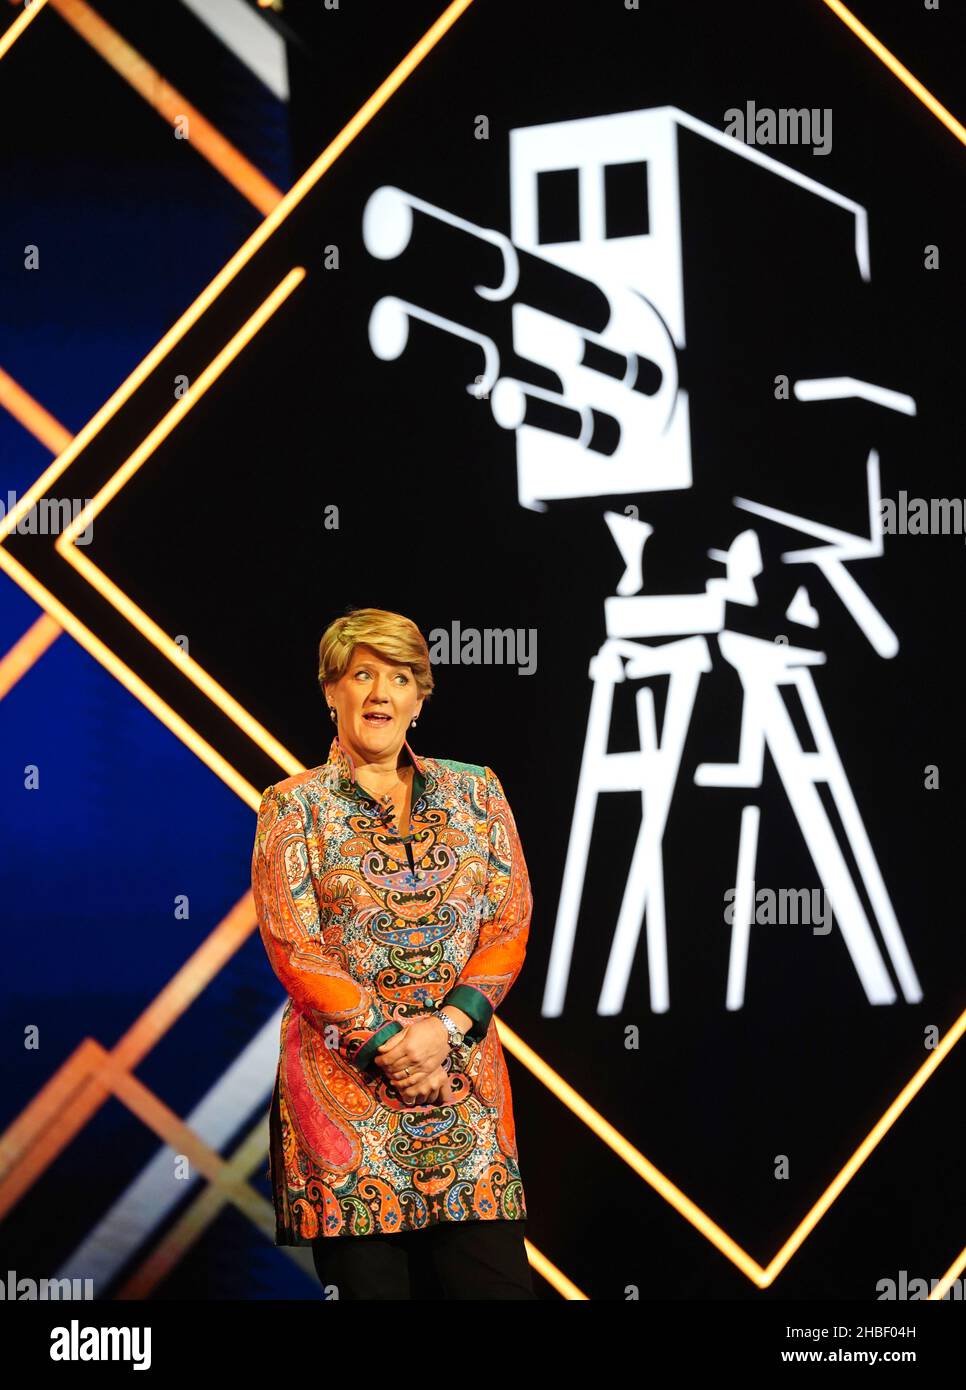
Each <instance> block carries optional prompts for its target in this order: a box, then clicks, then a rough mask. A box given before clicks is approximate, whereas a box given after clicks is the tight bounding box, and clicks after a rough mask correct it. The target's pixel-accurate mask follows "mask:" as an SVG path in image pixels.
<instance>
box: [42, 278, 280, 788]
mask: <svg viewBox="0 0 966 1390" xmlns="http://www.w3.org/2000/svg"><path fill="white" fill-rule="evenodd" d="M305 275H306V271H305V268H304V266H296V267H295V268H294V269H293V270H291V271H289V273H288V275H286V276H285V277H284V279H282V280H281V281H280V282H279V284H278V285H277V286H276V287H275V289H274V290H273V291H272V292H271V294H269V295H268V296H267V298H266V299H265V300H263V302H262V303H261V304H260V305H259V306H258V308H257V309H256V310H255V312H254V313H253V314H252V315H251V316H250V317H249V318H248V319H247V320H246V322H245V323H244V324H243V325H242V327H241V328H239V329H238V331H237V332H236V333H235V334H234V335H233V336H232V337H231V338H230V339H229V341H228V342H227V343H226V344H225V346H224V347H223V348H222V349H221V351H220V352H219V353H218V354H217V356H216V357H214V358H213V360H212V361H211V362H210V363H209V364H208V366H207V367H205V369H204V371H203V372H201V374H200V375H199V376H198V377H197V378H196V379H195V380H194V381H192V383H191V385H190V386H189V388H188V390H187V391H186V392H185V394H184V395H183V396H182V397H181V398H180V399H179V400H178V401H176V402H175V404H174V405H173V406H172V407H171V409H170V410H169V411H168V412H167V414H166V415H164V416H163V417H162V419H161V420H159V422H158V423H157V425H155V427H154V429H153V430H152V431H151V432H150V434H148V436H147V438H146V439H144V440H143V441H142V443H141V444H140V445H139V446H138V448H137V449H135V451H134V453H133V454H131V456H130V457H129V458H128V459H126V460H125V462H124V463H123V464H122V465H121V466H120V468H118V470H117V472H116V473H114V474H113V475H112V477H111V478H110V479H109V480H108V482H107V483H106V484H105V485H104V487H102V488H101V489H100V491H99V492H98V493H97V495H96V496H95V497H93V498H92V499H91V501H90V502H89V503H88V504H87V506H86V507H84V508H83V509H82V510H81V511H80V512H79V513H78V514H77V516H76V517H75V518H74V520H73V521H72V522H71V523H70V525H69V526H67V527H66V528H65V530H64V531H63V532H62V534H61V535H60V536H58V538H57V541H56V542H55V549H56V550H57V552H58V554H59V555H60V556H61V557H62V558H63V559H65V560H66V561H67V562H68V563H69V564H70V565H72V566H73V567H74V569H76V570H77V571H78V573H79V574H81V575H82V577H83V578H84V579H86V580H87V582H88V583H89V584H91V585H92V587H93V588H95V589H96V590H97V591H98V593H100V594H101V595H102V596H103V597H104V598H105V599H107V601H108V602H109V603H110V604H112V605H113V607H114V608H116V609H117V611H118V612H119V613H121V614H123V616H124V617H125V618H126V619H127V621H128V622H130V623H131V624H132V625H133V626H134V627H135V628H136V629H137V631H138V632H140V633H141V634H142V636H144V637H145V638H146V639H147V640H148V641H149V642H150V643H151V644H152V646H153V647H155V648H156V649H157V651H159V652H160V653H161V654H162V656H165V657H167V659H168V660H169V661H170V662H172V664H173V665H175V666H177V667H178V669H179V670H180V671H182V672H183V673H184V675H185V676H186V677H187V678H188V680H190V681H191V682H192V684H194V685H195V686H197V688H198V689H199V690H201V691H203V692H204V694H205V695H206V696H207V697H208V698H209V699H210V700H211V701H212V702H213V703H214V704H215V705H216V706H217V708H218V709H220V710H221V711H222V713H224V714H225V715H227V716H228V718H229V719H231V720H232V721H233V722H234V723H235V724H236V725H237V726H238V728H240V729H241V730H242V731H243V732H244V733H245V734H246V735H247V736H248V737H249V738H250V739H251V740H252V741H253V742H254V743H255V744H256V745H257V746H258V747H259V748H261V749H262V750H263V751H264V752H265V753H266V754H267V755H268V756H269V757H271V758H272V759H273V760H274V761H275V762H277V763H278V765H279V767H281V768H283V769H284V770H285V772H286V774H287V775H288V776H291V775H293V774H294V773H296V772H303V771H304V770H305V765H304V763H302V762H301V761H300V760H299V759H298V758H297V757H296V756H295V755H294V753H291V752H290V751H289V750H288V749H287V748H286V747H285V746H284V745H283V744H282V743H280V742H279V740H278V739H276V738H274V737H273V735H272V734H271V733H269V731H268V729H266V728H265V727H264V725H263V724H261V723H259V721H258V720H257V719H255V718H254V716H253V715H251V714H250V713H249V712H248V711H247V710H246V709H245V707H244V706H243V705H241V704H239V702H238V701H237V700H235V699H234V698H233V697H232V696H231V695H230V694H229V693H228V691H227V690H225V688H224V686H222V685H220V684H219V682H218V681H216V680H215V679H214V677H213V676H211V675H209V674H208V672H207V671H206V670H205V669H204V667H203V666H201V665H200V664H199V663H198V662H197V661H195V660H194V659H193V658H192V657H191V656H189V655H188V654H187V653H186V652H185V651H184V650H183V649H182V648H181V647H179V646H178V645H177V643H176V642H175V641H174V639H173V638H172V637H171V636H170V634H169V633H167V632H165V631H164V629H163V628H161V627H160V626H159V625H158V624H157V623H156V622H154V620H153V619H152V618H150V617H149V616H148V614H147V613H145V612H144V610H143V609H142V608H140V607H139V606H138V605H137V604H136V603H135V602H134V601H133V600H132V599H131V598H129V597H128V595H127V594H126V593H125V592H124V590H123V589H121V588H119V587H118V585H117V584H115V583H114V582H113V580H111V579H110V578H109V577H108V576H107V575H106V574H105V573H104V571H103V570H101V569H100V568H99V567H98V566H97V565H96V564H95V563H94V562H93V560H91V559H90V558H89V557H88V556H87V555H86V554H85V553H83V552H82V551H81V550H79V549H77V547H76V546H75V545H74V544H73V542H74V540H75V538H76V537H77V536H78V535H79V534H80V533H81V532H82V531H84V530H85V529H86V528H87V527H88V526H89V525H90V524H91V523H92V522H93V521H94V520H95V518H96V517H97V516H98V515H99V514H100V513H101V512H102V511H103V509H104V508H105V507H106V506H107V504H108V503H109V502H110V500H111V498H112V497H114V496H116V494H117V493H118V492H120V490H121V488H122V487H124V485H125V484H126V483H127V482H129V481H130V479H131V478H132V477H133V476H134V474H135V473H136V472H137V471H138V469H139V468H140V467H141V466H142V464H143V463H145V462H146V460H147V459H149V458H150V457H151V455H152V454H153V453H154V452H155V450H156V449H157V448H158V447H159V446H160V445H161V444H162V443H163V441H164V440H165V439H167V437H168V436H169V435H170V434H171V432H172V431H173V430H174V429H175V427H176V426H177V425H178V424H180V422H181V421H182V420H183V419H184V417H185V416H186V415H187V414H188V412H189V411H190V410H192V409H193V407H194V406H195V405H196V404H197V403H198V401H199V400H200V399H201V398H202V396H204V394H205V392H206V391H207V390H208V388H209V387H210V386H212V385H213V383H214V382H216V381H217V380H218V378H219V377H220V376H221V375H222V373H223V372H224V371H225V370H226V369H227V367H228V366H229V365H230V363H232V362H233V361H234V360H235V358H236V357H237V356H238V355H239V353H240V352H241V351H242V350H243V349H244V348H245V347H246V346H247V344H248V343H249V342H251V340H252V338H254V336H255V334H256V333H258V332H259V330H260V329H261V328H262V327H264V325H265V324H266V323H267V322H268V320H269V319H270V318H271V317H272V315H273V314H274V313H275V312H276V310H277V309H278V308H279V307H280V306H281V305H282V304H283V303H284V302H285V301H286V300H287V299H288V297H289V295H290V294H291V293H292V291H293V290H294V289H295V288H296V287H297V286H298V285H300V284H301V283H302V281H303V280H304V279H305Z"/></svg>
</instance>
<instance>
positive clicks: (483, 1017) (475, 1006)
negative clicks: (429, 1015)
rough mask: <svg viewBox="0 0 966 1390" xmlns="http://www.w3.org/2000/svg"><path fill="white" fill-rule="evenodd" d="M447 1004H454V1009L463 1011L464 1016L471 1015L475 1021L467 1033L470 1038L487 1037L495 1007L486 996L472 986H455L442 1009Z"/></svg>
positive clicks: (441, 1006) (443, 1003) (444, 1001)
mask: <svg viewBox="0 0 966 1390" xmlns="http://www.w3.org/2000/svg"><path fill="white" fill-rule="evenodd" d="M447 1004H452V1005H453V1008H454V1009H462V1010H463V1012H464V1014H469V1016H470V1018H471V1019H472V1020H473V1023H472V1026H471V1027H470V1028H468V1029H467V1031H466V1036H467V1037H468V1038H484V1037H486V1030H487V1029H488V1028H489V1026H490V1019H491V1018H492V1017H493V1005H492V1004H491V1003H490V1001H489V999H487V997H486V995H485V994H483V993H481V991H480V990H478V989H474V988H473V986H472V985H454V986H453V988H452V989H451V990H450V992H449V994H447V995H446V997H445V999H444V1000H443V1002H442V1004H441V1005H440V1008H444V1007H445V1006H446V1005H447Z"/></svg>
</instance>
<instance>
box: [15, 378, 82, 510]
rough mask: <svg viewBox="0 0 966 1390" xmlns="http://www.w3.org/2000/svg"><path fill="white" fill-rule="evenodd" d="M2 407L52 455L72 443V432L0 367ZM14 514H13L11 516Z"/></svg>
mask: <svg viewBox="0 0 966 1390" xmlns="http://www.w3.org/2000/svg"><path fill="white" fill-rule="evenodd" d="M0 405H2V406H3V407H4V409H5V410H7V411H9V412H10V414H11V415H12V416H13V418H14V419H15V420H17V421H19V423H20V424H21V425H23V427H24V429H25V430H28V431H29V433H30V434H32V435H33V436H34V438H35V439H37V440H39V441H40V443H41V444H43V445H44V447H45V448H47V449H49V450H50V452H51V453H52V454H56V453H57V452H58V451H59V450H61V449H66V448H67V446H68V444H69V443H70V441H71V433H70V430H68V429H65V428H64V426H63V425H62V424H61V423H60V421H59V420H55V419H54V417H53V415H51V414H50V412H49V411H47V410H45V409H44V407H43V406H42V405H41V404H40V402H39V401H36V400H34V398H33V396H31V395H30V394H29V392H27V391H25V390H24V389H23V387H22V386H21V385H20V383H19V382H17V381H14V379H13V377H12V376H9V375H8V374H7V373H6V372H5V371H4V370H3V368H2V367H0ZM12 515H13V513H12V512H11V516H12Z"/></svg>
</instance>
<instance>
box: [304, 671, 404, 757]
mask: <svg viewBox="0 0 966 1390" xmlns="http://www.w3.org/2000/svg"><path fill="white" fill-rule="evenodd" d="M325 695H326V699H327V700H328V703H329V704H330V705H334V706H335V710H336V713H337V714H338V716H339V723H338V733H339V739H340V741H341V742H342V743H343V744H344V745H345V747H346V748H347V749H348V751H349V752H350V753H351V754H352V756H353V758H354V760H355V761H357V762H374V761H375V760H376V759H380V758H385V757H392V756H394V755H395V754H397V753H398V752H399V750H400V749H401V748H402V746H403V743H404V742H405V738H406V731H407V730H408V728H409V723H410V720H412V719H414V718H415V717H416V715H418V714H419V711H420V710H421V709H422V707H423V702H422V700H421V699H420V698H419V694H418V691H417V689H416V680H415V677H414V676H413V673H412V669H411V667H409V666H403V665H400V664H398V663H396V662H393V661H383V659H382V657H381V656H378V655H377V654H376V653H375V652H374V651H373V650H372V648H371V647H366V646H364V645H363V644H362V643H359V644H358V645H357V646H356V647H355V649H354V651H353V653H352V658H351V660H350V662H349V665H348V666H347V667H346V672H345V675H344V676H343V677H342V678H341V679H340V680H337V681H334V682H328V683H327V684H326V686H325ZM378 715H382V716H383V718H377V717H375V716H378Z"/></svg>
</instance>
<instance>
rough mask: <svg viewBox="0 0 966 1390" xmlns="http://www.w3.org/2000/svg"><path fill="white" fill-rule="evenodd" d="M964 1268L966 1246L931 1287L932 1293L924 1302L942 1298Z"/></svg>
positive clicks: (965, 1267)
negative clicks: (932, 1287) (933, 1286)
mask: <svg viewBox="0 0 966 1390" xmlns="http://www.w3.org/2000/svg"><path fill="white" fill-rule="evenodd" d="M964 1269H966V1246H964V1247H963V1249H962V1250H960V1252H959V1254H958V1255H957V1256H956V1258H955V1260H954V1261H953V1262H952V1264H951V1265H950V1266H949V1268H948V1269H947V1270H946V1273H945V1274H944V1275H943V1277H942V1278H941V1279H940V1281H939V1283H938V1284H937V1285H936V1287H935V1288H934V1289H933V1291H932V1293H931V1294H930V1295H929V1297H928V1298H927V1299H926V1302H927V1303H930V1302H938V1301H939V1300H940V1299H941V1298H943V1297H944V1296H945V1295H946V1294H947V1293H948V1292H949V1290H950V1287H951V1286H952V1285H953V1284H954V1283H955V1281H956V1280H957V1279H958V1278H959V1276H960V1275H961V1274H962V1272H963V1270H964Z"/></svg>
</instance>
